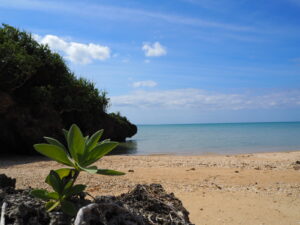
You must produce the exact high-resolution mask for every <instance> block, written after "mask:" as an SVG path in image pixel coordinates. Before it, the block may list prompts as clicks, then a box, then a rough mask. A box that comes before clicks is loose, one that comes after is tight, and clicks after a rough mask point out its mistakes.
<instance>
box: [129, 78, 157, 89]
mask: <svg viewBox="0 0 300 225" xmlns="http://www.w3.org/2000/svg"><path fill="white" fill-rule="evenodd" d="M156 85H157V83H156V82H155V81H153V80H144V81H137V82H134V83H133V84H132V86H133V87H135V88H138V87H155V86H156Z"/></svg>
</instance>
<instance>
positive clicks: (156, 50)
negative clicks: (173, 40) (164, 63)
mask: <svg viewBox="0 0 300 225" xmlns="http://www.w3.org/2000/svg"><path fill="white" fill-rule="evenodd" d="M142 49H143V51H144V52H145V56H147V57H159V56H163V55H166V54H167V50H166V48H165V47H164V46H162V45H161V44H160V43H159V42H154V43H153V44H152V45H151V44H150V43H145V44H144V45H143V47H142Z"/></svg>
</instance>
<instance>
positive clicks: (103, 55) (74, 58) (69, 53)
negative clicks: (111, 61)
mask: <svg viewBox="0 0 300 225" xmlns="http://www.w3.org/2000/svg"><path fill="white" fill-rule="evenodd" d="M33 38H34V39H36V40H37V41H38V42H40V43H41V44H48V45H49V47H50V48H51V49H52V50H54V51H58V52H62V53H63V54H64V55H65V58H66V59H68V60H70V61H71V62H73V63H80V64H88V63H92V62H93V61H95V60H100V61H103V60H106V59H108V58H109V57H110V49H109V47H107V46H102V45H97V44H93V43H89V44H83V43H78V42H68V41H65V40H64V39H62V38H60V37H58V36H55V35H50V34H48V35H45V36H44V37H41V36H39V35H36V34H35V35H33Z"/></svg>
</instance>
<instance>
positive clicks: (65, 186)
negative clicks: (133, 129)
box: [31, 124, 124, 215]
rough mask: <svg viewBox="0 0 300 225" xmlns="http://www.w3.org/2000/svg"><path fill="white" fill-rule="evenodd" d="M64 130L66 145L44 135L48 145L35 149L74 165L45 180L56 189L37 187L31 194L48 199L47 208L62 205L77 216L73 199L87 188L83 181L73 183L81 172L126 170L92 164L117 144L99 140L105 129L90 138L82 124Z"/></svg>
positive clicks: (41, 145) (63, 162)
mask: <svg viewBox="0 0 300 225" xmlns="http://www.w3.org/2000/svg"><path fill="white" fill-rule="evenodd" d="M63 131H64V135H65V139H66V143H67V146H68V147H67V148H66V147H65V146H64V145H63V144H62V143H61V142H59V141H58V140H56V139H54V138H49V137H45V139H46V141H47V142H48V144H35V145H34V148H35V150H36V151H38V152H39V153H41V154H43V155H45V156H47V157H49V158H51V159H53V160H55V161H57V162H59V163H61V164H63V165H66V166H69V167H71V168H62V169H58V170H55V171H54V170H51V171H50V174H49V175H48V176H47V178H46V180H45V182H46V183H47V184H49V185H50V186H51V187H52V188H53V190H54V192H48V191H46V190H42V189H37V190H33V191H32V192H31V194H32V195H33V196H35V197H38V198H41V199H43V200H46V201H48V202H47V203H46V209H47V210H48V211H52V210H53V209H55V208H56V207H58V206H60V207H61V209H62V210H63V212H65V213H67V214H69V215H74V214H75V213H76V212H77V209H76V207H75V206H74V204H73V203H72V201H70V200H71V198H72V197H73V196H75V195H78V194H80V193H81V192H83V191H84V189H85V188H86V186H85V185H82V184H77V185H74V183H75V181H76V179H77V177H78V176H79V173H80V172H81V171H85V172H88V173H93V174H102V175H124V173H122V172H118V171H114V170H107V169H98V168H97V167H96V166H91V165H92V164H93V163H95V162H96V161H98V160H99V159H100V158H102V157H103V156H104V155H106V154H107V153H109V152H110V151H111V150H113V149H114V148H115V147H116V146H117V145H118V143H117V142H111V141H109V140H104V141H101V142H99V140H100V138H101V136H102V134H103V130H99V131H97V132H96V133H95V134H93V135H92V136H91V137H89V136H86V137H83V135H82V132H81V130H80V129H79V127H78V126H77V125H75V124H73V125H72V126H71V128H70V130H69V131H67V130H63Z"/></svg>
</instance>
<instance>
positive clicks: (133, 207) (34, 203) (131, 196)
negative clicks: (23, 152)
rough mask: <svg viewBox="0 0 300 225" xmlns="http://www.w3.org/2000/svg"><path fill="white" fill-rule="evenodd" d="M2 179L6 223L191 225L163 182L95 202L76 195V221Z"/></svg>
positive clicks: (1, 198) (0, 199)
mask: <svg viewBox="0 0 300 225" xmlns="http://www.w3.org/2000/svg"><path fill="white" fill-rule="evenodd" d="M0 179H3V180H4V182H3V183H2V184H3V186H5V185H4V184H7V185H6V186H5V187H4V188H0V205H2V204H3V203H4V202H6V203H7V207H6V212H5V222H6V223H5V225H70V224H75V225H158V224H165V225H175V224H178V225H191V222H190V220H189V212H188V211H187V210H186V209H185V208H184V207H183V205H182V202H181V201H180V200H179V199H178V198H176V197H175V196H174V194H173V193H170V194H168V193H166V191H165V190H164V189H163V187H162V186H161V185H160V184H151V185H137V186H136V187H135V188H134V189H133V190H132V191H131V192H129V193H126V194H122V195H120V196H98V197H96V198H95V201H94V202H91V201H90V200H86V199H84V198H83V197H81V198H80V197H79V198H74V199H73V200H72V201H73V202H74V203H75V205H77V207H78V208H79V209H80V210H79V212H78V214H77V217H76V220H75V218H74V217H70V216H67V215H65V214H64V213H62V212H61V211H60V210H59V209H58V210H56V211H54V212H50V213H49V212H47V211H46V210H45V202H44V201H42V200H40V199H37V198H34V197H32V196H31V195H30V191H31V190H30V189H27V190H15V188H14V187H15V179H11V178H8V177H6V176H5V175H3V176H0ZM6 181H8V182H6ZM74 222H75V223H74Z"/></svg>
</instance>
